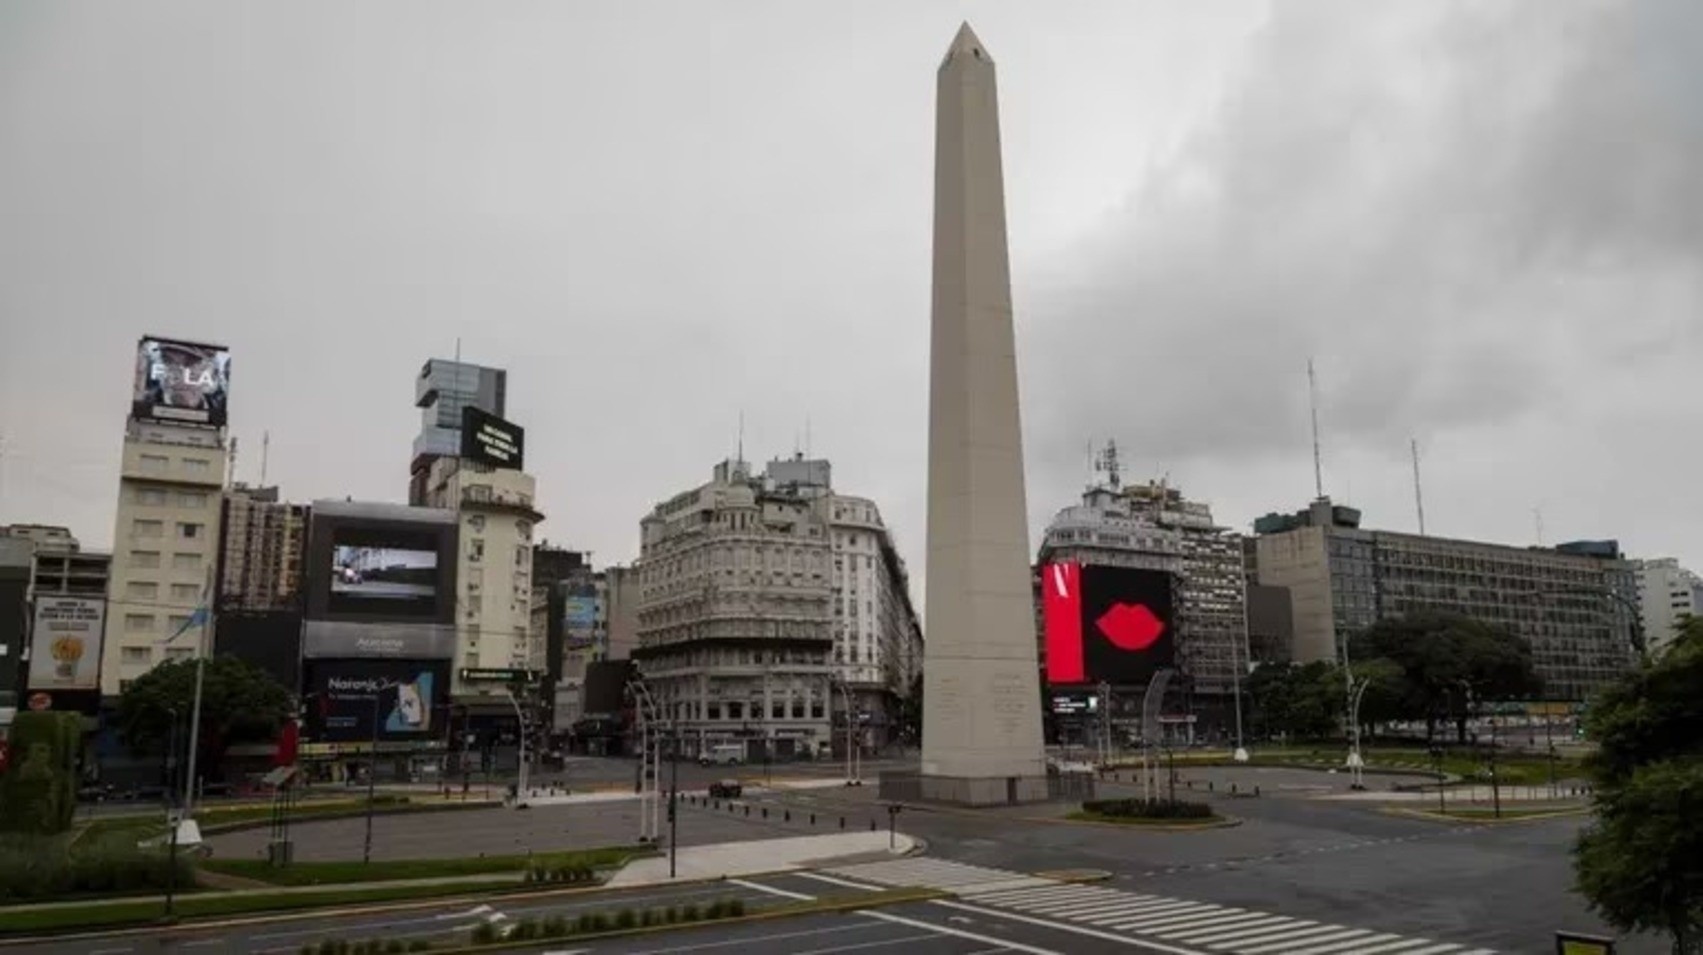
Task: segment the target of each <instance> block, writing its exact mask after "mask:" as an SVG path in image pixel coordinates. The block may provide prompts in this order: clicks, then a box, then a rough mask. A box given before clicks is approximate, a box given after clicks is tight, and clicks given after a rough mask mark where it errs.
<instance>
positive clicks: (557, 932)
mask: <svg viewBox="0 0 1703 955" xmlns="http://www.w3.org/2000/svg"><path fill="white" fill-rule="evenodd" d="M542 931H543V933H544V937H545V938H561V937H562V936H564V935H566V934H568V920H567V919H565V918H562V917H561V916H560V915H552V916H550V917H549V918H547V919H545V920H544V927H543V929H542Z"/></svg>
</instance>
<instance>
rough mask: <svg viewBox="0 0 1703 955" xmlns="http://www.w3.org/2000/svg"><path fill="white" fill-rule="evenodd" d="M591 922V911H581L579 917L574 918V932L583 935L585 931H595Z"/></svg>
mask: <svg viewBox="0 0 1703 955" xmlns="http://www.w3.org/2000/svg"><path fill="white" fill-rule="evenodd" d="M592 923H593V920H592V917H591V913H590V912H581V913H580V916H579V918H577V919H575V920H574V932H575V933H576V934H579V935H584V934H586V933H587V932H593V931H596V929H595V928H593V925H592Z"/></svg>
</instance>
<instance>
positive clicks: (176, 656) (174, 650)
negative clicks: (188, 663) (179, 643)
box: [166, 647, 195, 660]
mask: <svg viewBox="0 0 1703 955" xmlns="http://www.w3.org/2000/svg"><path fill="white" fill-rule="evenodd" d="M194 655H195V648H193V647H166V659H167V660H187V659H189V658H190V657H193V656H194Z"/></svg>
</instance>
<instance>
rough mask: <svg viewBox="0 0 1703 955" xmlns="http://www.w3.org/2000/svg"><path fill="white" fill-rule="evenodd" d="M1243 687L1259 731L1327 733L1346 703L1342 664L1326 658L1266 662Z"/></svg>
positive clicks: (1338, 722) (1337, 722) (1303, 734)
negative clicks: (1287, 662) (1336, 664)
mask: <svg viewBox="0 0 1703 955" xmlns="http://www.w3.org/2000/svg"><path fill="white" fill-rule="evenodd" d="M1246 687H1247V694H1248V700H1249V702H1250V703H1251V704H1252V707H1253V711H1254V725H1255V726H1256V727H1258V732H1259V733H1260V734H1262V735H1271V734H1275V733H1287V734H1289V735H1291V736H1299V737H1320V736H1329V735H1331V734H1333V733H1335V732H1336V730H1337V729H1338V728H1339V726H1340V725H1341V721H1342V713H1343V709H1344V707H1346V706H1347V705H1348V700H1347V684H1346V682H1345V681H1344V679H1343V676H1342V670H1341V668H1339V667H1337V666H1335V665H1333V664H1331V663H1329V662H1325V661H1315V662H1313V663H1306V664H1280V663H1278V664H1265V665H1263V666H1261V667H1259V668H1258V669H1256V670H1254V672H1253V673H1252V674H1251V675H1250V676H1249V677H1248V682H1247V684H1246Z"/></svg>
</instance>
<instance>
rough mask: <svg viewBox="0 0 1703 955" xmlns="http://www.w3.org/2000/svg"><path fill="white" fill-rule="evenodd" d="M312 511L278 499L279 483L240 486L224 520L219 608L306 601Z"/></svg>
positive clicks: (227, 501) (229, 496)
mask: <svg viewBox="0 0 1703 955" xmlns="http://www.w3.org/2000/svg"><path fill="white" fill-rule="evenodd" d="M307 521H308V509H307V505H305V504H291V503H289V502H287V501H280V500H278V489H277V488H276V487H249V486H247V485H244V484H236V485H234V486H233V487H231V488H230V490H228V491H226V492H225V495H224V505H223V512H222V517H221V520H220V538H221V541H220V546H219V609H220V610H221V611H226V610H239V611H265V610H280V609H284V608H287V607H292V606H296V605H298V604H299V603H300V599H301V584H302V557H303V555H304V554H305V552H306V549H307Z"/></svg>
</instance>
